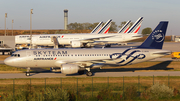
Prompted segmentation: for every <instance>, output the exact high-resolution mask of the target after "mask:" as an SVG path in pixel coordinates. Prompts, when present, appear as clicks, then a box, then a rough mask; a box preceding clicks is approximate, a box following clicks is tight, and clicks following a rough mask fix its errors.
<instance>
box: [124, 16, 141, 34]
mask: <svg viewBox="0 0 180 101" xmlns="http://www.w3.org/2000/svg"><path fill="white" fill-rule="evenodd" d="M142 21H143V17H140V18H139V19H138V20H137V21H136V22H135V23H134V24H133V25H132V26H131V28H130V29H129V30H128V31H127V33H138V31H139V29H140V27H141V24H142Z"/></svg>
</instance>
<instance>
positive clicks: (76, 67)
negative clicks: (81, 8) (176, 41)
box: [4, 21, 171, 76]
mask: <svg viewBox="0 0 180 101" xmlns="http://www.w3.org/2000/svg"><path fill="white" fill-rule="evenodd" d="M167 25H168V22H167V21H162V22H160V23H159V24H158V26H157V27H156V28H155V29H154V30H153V32H152V33H151V34H150V35H149V36H148V38H147V39H146V40H145V41H144V42H143V43H142V44H141V45H140V46H139V47H137V48H95V49H81V48H80V49H30V50H21V51H16V52H15V53H13V54H12V56H11V57H8V58H6V59H5V60H4V63H5V64H6V65H9V66H15V67H27V73H26V75H27V76H29V75H30V73H29V70H30V68H37V67H41V68H43V67H60V68H61V73H64V74H74V73H79V74H83V73H84V71H85V70H87V72H86V75H87V76H92V72H91V71H90V69H91V68H95V67H97V66H98V67H100V66H103V65H118V66H124V65H130V64H135V63H139V62H144V61H147V60H151V59H154V58H158V57H162V56H165V55H168V54H170V53H171V51H169V50H162V46H163V43H164V38H165V34H166V29H167Z"/></svg>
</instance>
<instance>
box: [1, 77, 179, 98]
mask: <svg viewBox="0 0 180 101" xmlns="http://www.w3.org/2000/svg"><path fill="white" fill-rule="evenodd" d="M179 78H180V77H174V76H169V75H168V76H163V77H155V76H151V77H140V76H138V77H86V78H75V77H74V78H69V77H67V78H35V79H34V78H29V79H0V99H1V100H2V99H6V98H7V96H10V95H11V96H13V97H15V96H17V95H18V94H20V93H22V92H26V93H31V92H39V94H41V95H42V96H43V98H46V97H45V96H47V93H46V92H48V91H49V89H50V88H51V89H56V90H57V89H59V90H61V92H63V91H67V92H71V94H74V96H81V98H85V99H88V98H90V97H97V96H98V95H99V92H103V91H105V92H106V91H108V90H110V91H111V92H112V93H113V94H115V95H118V96H120V97H124V92H125V90H126V88H127V87H129V86H134V87H136V88H137V91H138V92H139V93H140V92H145V91H146V90H147V89H148V88H150V87H151V86H152V85H154V84H155V83H156V82H159V83H160V84H165V85H167V86H169V87H170V88H173V89H174V88H176V89H180V88H179V84H180V79H179ZM56 90H55V91H56ZM39 97H40V95H39ZM38 99H40V98H38ZM1 100H0V101H1Z"/></svg>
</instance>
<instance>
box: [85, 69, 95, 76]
mask: <svg viewBox="0 0 180 101" xmlns="http://www.w3.org/2000/svg"><path fill="white" fill-rule="evenodd" d="M86 70H87V72H86V75H87V76H92V75H93V73H92V72H91V71H90V68H86Z"/></svg>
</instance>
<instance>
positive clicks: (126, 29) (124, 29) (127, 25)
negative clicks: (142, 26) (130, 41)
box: [117, 20, 131, 33]
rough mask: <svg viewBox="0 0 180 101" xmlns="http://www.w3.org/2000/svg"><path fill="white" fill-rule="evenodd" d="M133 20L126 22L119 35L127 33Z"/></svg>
mask: <svg viewBox="0 0 180 101" xmlns="http://www.w3.org/2000/svg"><path fill="white" fill-rule="evenodd" d="M130 23H131V20H129V21H128V22H126V24H125V25H124V26H123V27H122V28H121V29H120V30H119V31H118V32H117V33H126V32H127V31H128V29H129V27H130Z"/></svg>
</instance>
